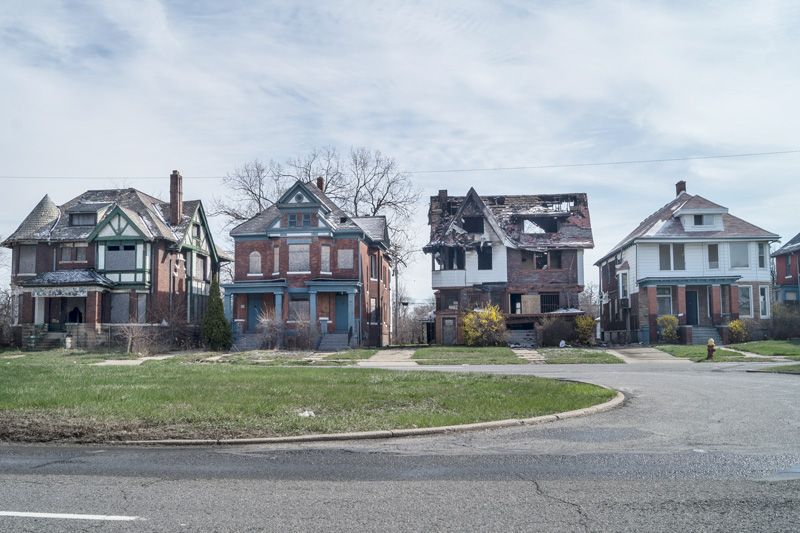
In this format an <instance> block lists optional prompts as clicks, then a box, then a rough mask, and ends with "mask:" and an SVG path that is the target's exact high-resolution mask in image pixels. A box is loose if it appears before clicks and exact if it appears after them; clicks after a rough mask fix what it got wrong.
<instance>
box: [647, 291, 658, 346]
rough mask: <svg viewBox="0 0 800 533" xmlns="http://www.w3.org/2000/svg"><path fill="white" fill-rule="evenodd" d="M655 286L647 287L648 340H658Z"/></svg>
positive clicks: (652, 341) (653, 341)
mask: <svg viewBox="0 0 800 533" xmlns="http://www.w3.org/2000/svg"><path fill="white" fill-rule="evenodd" d="M656 294H657V293H656V287H655V286H650V287H647V318H648V323H649V324H650V342H651V343H655V342H656V341H658V322H657V319H658V298H656Z"/></svg>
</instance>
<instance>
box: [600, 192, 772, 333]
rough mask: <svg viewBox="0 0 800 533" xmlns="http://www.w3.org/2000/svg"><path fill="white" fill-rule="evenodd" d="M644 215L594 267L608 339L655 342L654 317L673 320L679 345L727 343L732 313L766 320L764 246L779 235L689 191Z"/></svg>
mask: <svg viewBox="0 0 800 533" xmlns="http://www.w3.org/2000/svg"><path fill="white" fill-rule="evenodd" d="M675 192H676V196H675V198H674V199H673V200H671V201H670V202H669V203H667V204H666V205H665V206H664V207H662V208H660V209H659V210H657V211H656V212H655V213H653V214H652V215H650V216H649V217H647V218H646V219H645V220H644V221H643V222H642V223H641V224H639V226H638V227H637V228H636V229H634V230H633V231H632V232H631V233H630V234H628V235H627V236H626V237H625V238H624V239H622V241H620V243H619V244H617V245H616V246H614V248H612V249H611V251H610V252H608V253H607V254H606V255H604V256H603V257H602V258H601V259H600V260H599V261H597V262H596V263H595V265H596V266H597V267H598V268H599V269H600V290H601V293H602V296H603V301H602V305H601V327H602V330H603V336H604V338H605V340H607V341H621V342H627V341H630V342H637V341H638V342H642V343H651V342H656V341H657V340H658V338H659V335H658V326H657V322H658V317H660V316H663V315H674V316H676V317H677V318H678V322H679V330H680V336H681V340H682V342H683V343H686V344H691V343H693V342H694V343H697V344H705V343H706V342H707V341H708V339H709V338H714V339H715V340H716V341H718V342H719V341H720V340H726V341H727V339H726V336H727V334H726V331H727V328H726V326H727V324H728V323H729V322H730V321H731V320H733V319H736V318H743V319H744V318H747V319H752V320H753V321H754V322H755V324H760V323H761V321H763V320H766V319H768V318H769V317H770V293H771V274H770V255H769V244H770V242H773V241H776V240H777V239H778V238H779V237H778V236H777V235H775V234H774V233H771V232H769V231H766V230H763V229H761V228H759V227H757V226H754V225H753V224H751V223H749V222H746V221H744V220H742V219H740V218H737V217H735V216H733V215H731V214H730V213H728V208H726V207H723V206H721V205H718V204H715V203H714V202H711V201H709V200H707V199H705V198H703V197H702V196H698V195H691V194H689V193H688V192H686V182H685V181H679V182H678V183H677V184H676V185H675Z"/></svg>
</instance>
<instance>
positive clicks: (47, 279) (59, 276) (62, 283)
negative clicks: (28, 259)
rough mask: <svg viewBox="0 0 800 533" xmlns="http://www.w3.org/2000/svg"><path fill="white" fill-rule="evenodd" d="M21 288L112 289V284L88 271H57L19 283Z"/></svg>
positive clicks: (102, 276)
mask: <svg viewBox="0 0 800 533" xmlns="http://www.w3.org/2000/svg"><path fill="white" fill-rule="evenodd" d="M20 285H22V286H23V287H71V286H77V287H85V286H87V285H89V286H100V287H113V286H114V282H113V281H111V280H110V279H108V278H107V277H105V276H104V275H102V274H99V273H98V272H96V271H94V270H90V269H76V270H57V271H55V272H43V273H41V274H39V275H37V276H36V277H33V278H30V279H27V280H25V281H23V282H21V283H20Z"/></svg>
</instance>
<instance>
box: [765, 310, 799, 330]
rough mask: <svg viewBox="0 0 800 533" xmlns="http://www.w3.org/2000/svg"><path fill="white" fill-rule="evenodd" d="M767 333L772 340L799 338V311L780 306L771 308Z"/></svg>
mask: <svg viewBox="0 0 800 533" xmlns="http://www.w3.org/2000/svg"><path fill="white" fill-rule="evenodd" d="M769 333H770V336H771V337H772V338H773V339H791V338H794V337H800V309H798V308H796V307H789V306H788V305H780V304H779V305H775V306H773V307H772V320H771V322H770V328H769Z"/></svg>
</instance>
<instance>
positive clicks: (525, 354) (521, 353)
mask: <svg viewBox="0 0 800 533" xmlns="http://www.w3.org/2000/svg"><path fill="white" fill-rule="evenodd" d="M511 351H513V352H514V353H515V354H517V357H519V358H520V359H525V360H526V361H528V362H529V363H531V364H544V356H542V354H540V353H539V352H537V351H536V350H534V349H533V348H511Z"/></svg>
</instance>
